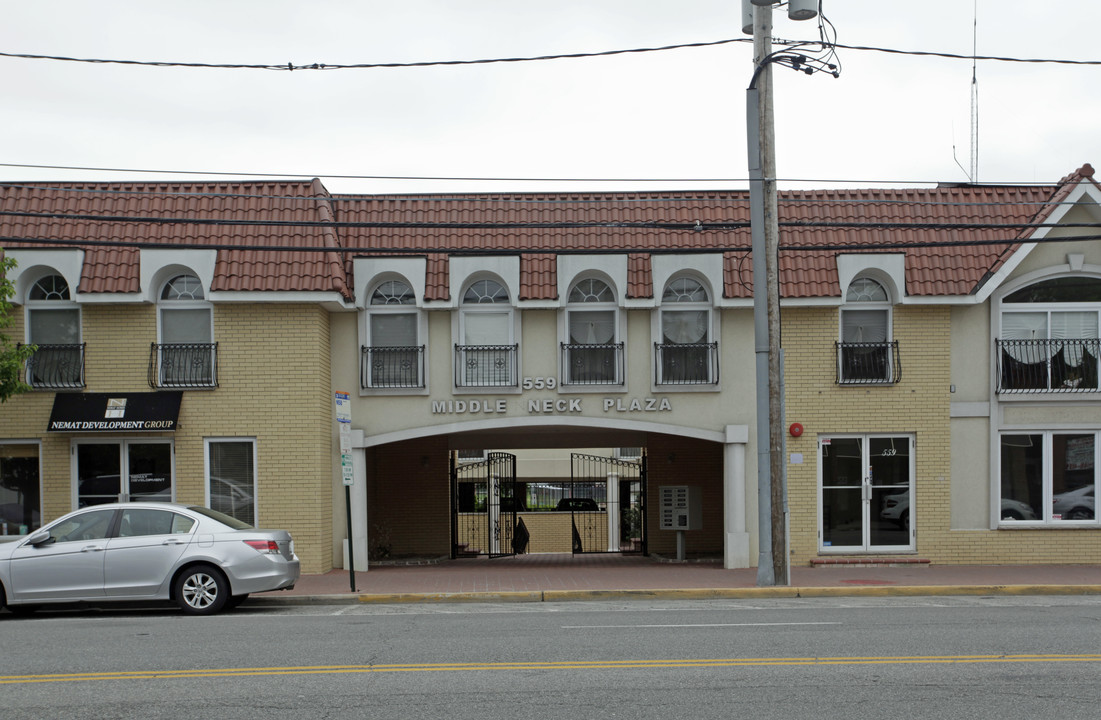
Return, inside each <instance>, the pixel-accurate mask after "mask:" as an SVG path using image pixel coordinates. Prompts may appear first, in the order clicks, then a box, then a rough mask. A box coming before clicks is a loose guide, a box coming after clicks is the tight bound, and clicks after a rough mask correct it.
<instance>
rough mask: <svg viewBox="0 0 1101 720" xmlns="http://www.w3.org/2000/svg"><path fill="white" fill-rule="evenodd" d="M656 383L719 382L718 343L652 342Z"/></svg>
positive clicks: (701, 383) (710, 383)
mask: <svg viewBox="0 0 1101 720" xmlns="http://www.w3.org/2000/svg"><path fill="white" fill-rule="evenodd" d="M654 372H655V382H656V384H658V385H715V384H717V383H718V382H719V343H717V342H712V343H654Z"/></svg>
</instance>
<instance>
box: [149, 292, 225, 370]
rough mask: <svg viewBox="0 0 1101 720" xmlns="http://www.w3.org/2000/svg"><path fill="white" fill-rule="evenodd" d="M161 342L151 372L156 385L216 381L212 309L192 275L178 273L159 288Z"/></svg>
mask: <svg viewBox="0 0 1101 720" xmlns="http://www.w3.org/2000/svg"><path fill="white" fill-rule="evenodd" d="M158 320H159V333H160V344H159V345H158V347H157V352H156V357H155V358H154V359H155V362H156V364H157V371H156V372H155V373H151V379H152V380H153V384H154V385H157V386H159V387H214V386H216V385H217V384H218V383H217V372H216V370H217V358H216V348H217V346H216V344H215V343H214V321H213V311H212V309H211V306H210V303H208V302H206V296H205V295H204V293H203V285H202V283H201V282H199V278H197V277H195V276H194V275H177V276H175V277H173V278H172V279H171V280H169V281H168V282H166V283H165V284H164V287H162V288H161V293H160V302H159V303H158Z"/></svg>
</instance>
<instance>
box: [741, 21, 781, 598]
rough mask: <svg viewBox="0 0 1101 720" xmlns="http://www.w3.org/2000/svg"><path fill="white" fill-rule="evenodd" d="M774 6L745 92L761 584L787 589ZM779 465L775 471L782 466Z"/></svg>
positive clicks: (758, 36) (758, 32)
mask: <svg viewBox="0 0 1101 720" xmlns="http://www.w3.org/2000/svg"><path fill="white" fill-rule="evenodd" d="M771 54H772V6H771V5H757V6H755V7H753V67H754V70H753V80H752V81H751V82H750V86H749V89H748V90H746V131H747V132H746V135H747V140H748V145H749V205H750V227H751V234H752V240H753V247H752V250H753V330H754V333H753V335H754V349H755V353H756V354H755V358H756V378H757V383H756V384H757V518H758V527H759V535H758V537H759V546H760V547H759V556H758V561H757V584H758V585H760V586H771V585H781V584H782V585H786V584H787V582H786V578H787V549H786V545H787V543H786V536H787V532H786V528H787V523H786V522H785V521H784V520H785V519H784V506H785V502H784V493H783V481H782V475H783V471H784V466H783V457H782V454H781V453H782V443H783V436H782V435H781V434H780V432H778V431H779V430H780V429H781V427H782V425H783V415H782V406H781V402H780V397H779V392H780V334H779V324H780V312H779V305H780V300H779V287H778V286H779V281H778V280H779V274H778V272H777V268H776V261H777V248H778V247H779V244H780V243H779V240H780V228H779V224H778V219H777V201H776V148H775V144H774V141H775V122H774V117H773V110H772V65H771V64H770V63H769V62H767V60H766V59H767V58H768V56H769V55H771ZM777 468H778V469H777Z"/></svg>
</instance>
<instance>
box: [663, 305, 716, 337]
mask: <svg viewBox="0 0 1101 720" xmlns="http://www.w3.org/2000/svg"><path fill="white" fill-rule="evenodd" d="M707 316H708V313H707V311H706V310H676V311H671V310H666V311H664V312H663V313H662V314H661V334H662V337H663V338H664V339H665V341H666V342H667V343H673V344H684V343H704V342H707Z"/></svg>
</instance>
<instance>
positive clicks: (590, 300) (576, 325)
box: [562, 278, 623, 385]
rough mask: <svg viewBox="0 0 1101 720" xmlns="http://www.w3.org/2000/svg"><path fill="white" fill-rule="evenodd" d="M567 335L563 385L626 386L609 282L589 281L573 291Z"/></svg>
mask: <svg viewBox="0 0 1101 720" xmlns="http://www.w3.org/2000/svg"><path fill="white" fill-rule="evenodd" d="M566 333H567V336H568V337H567V342H565V343H563V344H562V368H563V377H562V382H563V384H565V385H620V384H622V383H623V343H622V342H619V312H618V307H617V305H616V302H615V294H614V293H613V292H612V289H611V287H610V286H609V285H608V283H606V282H604V281H603V280H600V279H597V278H587V279H584V280H579V281H578V282H577V283H575V284H574V285H573V287H572V288H570V294H569V305H568V306H567V308H566Z"/></svg>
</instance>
